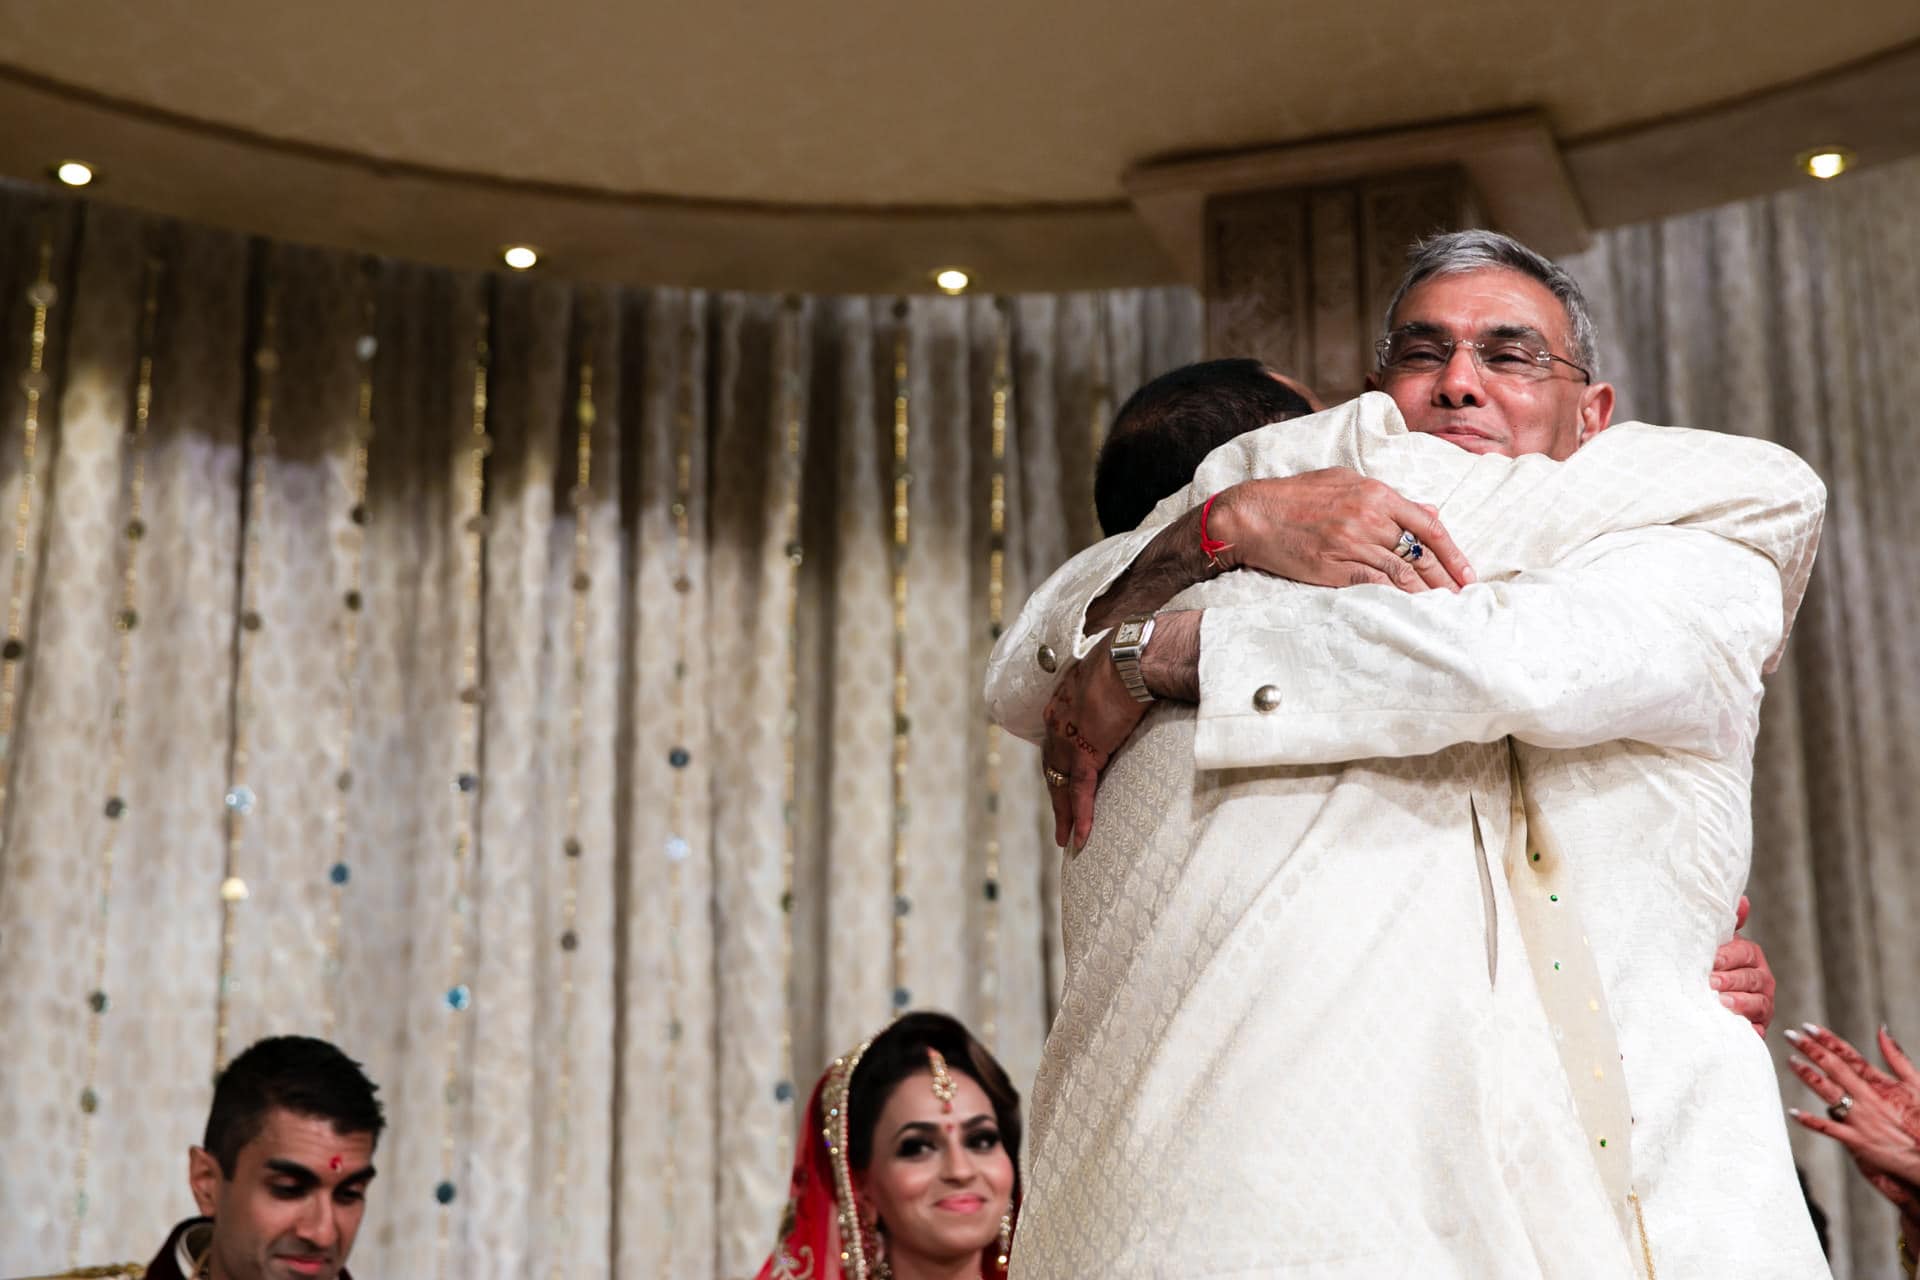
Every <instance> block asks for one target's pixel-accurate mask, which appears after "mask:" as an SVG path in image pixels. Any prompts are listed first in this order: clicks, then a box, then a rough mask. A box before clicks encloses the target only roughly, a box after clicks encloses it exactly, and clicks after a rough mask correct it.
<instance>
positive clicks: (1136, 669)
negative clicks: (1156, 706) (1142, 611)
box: [1112, 615, 1153, 702]
mask: <svg viewBox="0 0 1920 1280" xmlns="http://www.w3.org/2000/svg"><path fill="white" fill-rule="evenodd" d="M1151 639H1153V617H1152V615H1148V616H1147V617H1144V618H1128V619H1127V620H1126V621H1125V622H1123V623H1121V624H1120V625H1119V626H1118V627H1116V628H1114V632H1113V648H1112V653H1113V669H1114V670H1115V671H1117V672H1119V674H1120V683H1121V684H1124V685H1126V686H1127V692H1128V693H1130V694H1132V695H1133V700H1134V701H1135V702H1152V701H1153V694H1152V693H1151V692H1149V691H1148V689H1147V679H1146V677H1145V676H1143V675H1141V674H1140V655H1141V654H1142V653H1144V652H1145V651H1146V648H1147V641H1149V640H1151Z"/></svg>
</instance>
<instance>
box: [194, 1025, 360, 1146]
mask: <svg viewBox="0 0 1920 1280" xmlns="http://www.w3.org/2000/svg"><path fill="white" fill-rule="evenodd" d="M377 1092H378V1086H376V1085H375V1084H374V1083H373V1081H371V1080H369V1079H367V1077H366V1073H365V1072H363V1071H361V1070H360V1064H359V1063H357V1062H355V1061H354V1060H353V1059H352V1058H349V1057H348V1056H347V1055H346V1054H344V1053H342V1052H340V1050H338V1049H336V1048H334V1047H333V1046H332V1045H330V1044H328V1043H327V1042H326V1041H325V1040H315V1039H312V1038H311V1037H308V1036H273V1037H271V1038H269V1039H266V1040H261V1041H258V1042H257V1043H255V1044H253V1045H251V1046H249V1047H248V1048H247V1050H246V1051H245V1052H244V1053H242V1054H241V1055H240V1056H239V1057H237V1058H235V1059H234V1060H233V1061H232V1062H229V1063H228V1064H227V1069H226V1070H225V1071H222V1072H221V1073H220V1078H219V1079H218V1080H217V1081H215V1082H214V1086H213V1108H212V1110H211V1111H209V1112H208V1113H207V1136H206V1139H205V1140H204V1141H203V1142H202V1143H201V1146H202V1147H204V1148H205V1149H206V1150H207V1152H208V1153H209V1154H211V1155H212V1156H213V1158H214V1159H215V1160H217V1161H218V1162H219V1164H220V1172H221V1173H222V1174H224V1175H226V1176H227V1177H229V1178H231V1177H232V1176H233V1174H234V1170H235V1169H236V1168H237V1167H238V1165H239V1162H240V1149H241V1148H242V1147H244V1146H246V1145H247V1144H248V1143H249V1142H252V1141H253V1140H254V1139H255V1138H257V1137H259V1136H260V1131H261V1130H262V1129H263V1128H265V1127H266V1123H267V1113H268V1112H269V1111H272V1110H274V1109H275V1108H276V1107H277V1108H279V1109H281V1110H283V1111H291V1112H293V1113H294V1114H295V1115H299V1116H307V1117H309V1118H312V1119H316V1120H325V1121H328V1122H329V1123H330V1124H332V1125H333V1131H334V1132H335V1133H337V1134H340V1135H342V1136H343V1137H344V1136H345V1135H347V1134H350V1133H370V1134H372V1135H373V1140H374V1141H375V1142H376V1143H377V1142H379V1141H380V1131H381V1130H382V1129H384V1128H385V1127H386V1123H387V1121H386V1117H385V1116H384V1115H382V1114H381V1111H380V1100H379V1099H378V1098H376V1097H375V1096H374V1094H375V1093H377Z"/></svg>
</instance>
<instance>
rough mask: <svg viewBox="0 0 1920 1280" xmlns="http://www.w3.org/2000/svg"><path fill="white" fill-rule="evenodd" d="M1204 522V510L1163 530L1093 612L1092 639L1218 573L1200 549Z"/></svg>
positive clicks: (1097, 600) (1088, 627)
mask: <svg viewBox="0 0 1920 1280" xmlns="http://www.w3.org/2000/svg"><path fill="white" fill-rule="evenodd" d="M1200 521H1201V509H1200V508H1195V509H1193V510H1191V511H1188V512H1187V513H1186V514H1185V515H1183V516H1180V517H1178V518H1177V519H1175V520H1174V521H1172V522H1171V523H1170V524H1167V525H1165V526H1163V527H1162V528H1161V530H1160V532H1159V533H1158V534H1156V535H1155V536H1154V539H1153V541H1151V542H1149V543H1148V544H1147V545H1146V547H1145V548H1144V549H1143V550H1142V551H1141V552H1140V554H1139V555H1138V556H1136V557H1135V558H1134V561H1133V563H1132V564H1130V565H1128V566H1127V568H1126V571H1125V572H1124V573H1122V574H1121V575H1120V576H1119V577H1118V578H1116V579H1114V581H1113V584H1112V585H1111V586H1109V587H1108V588H1107V589H1106V590H1105V591H1104V592H1102V593H1101V594H1100V595H1099V596H1098V597H1096V598H1095V599H1094V601H1093V604H1092V605H1091V606H1089V607H1088V609H1087V622H1086V634H1088V635H1092V634H1094V633H1095V632H1097V631H1104V630H1106V629H1107V628H1108V627H1112V626H1117V625H1118V624H1120V623H1121V622H1124V621H1126V620H1127V619H1128V618H1137V617H1142V616H1144V615H1146V614H1149V613H1153V612H1155V611H1157V610H1158V609H1159V608H1160V607H1161V606H1162V605H1164V604H1166V602H1167V601H1169V600H1171V599H1173V598H1174V597H1175V596H1177V595H1179V594H1180V593H1181V592H1182V591H1184V590H1186V589H1187V588H1188V587H1190V586H1192V585H1193V584H1195V583H1196V582H1204V581H1206V580H1207V579H1208V578H1211V577H1213V576H1214V574H1216V573H1218V572H1219V566H1218V565H1217V564H1215V563H1213V561H1212V560H1211V559H1210V557H1208V556H1207V554H1206V553H1205V552H1204V551H1202V550H1201V549H1200Z"/></svg>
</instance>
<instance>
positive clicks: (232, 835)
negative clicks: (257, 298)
mask: <svg viewBox="0 0 1920 1280" xmlns="http://www.w3.org/2000/svg"><path fill="white" fill-rule="evenodd" d="M261 264H262V271H263V272H264V274H265V277H266V282H265V285H264V287H263V288H262V302H261V307H260V336H259V339H258V341H257V342H256V343H255V344H254V350H253V370H254V392H253V428H252V431H251V433H250V434H249V436H248V440H247V475H248V485H247V509H246V532H245V535H244V538H243V541H242V543H241V549H240V630H239V633H238V635H237V637H236V639H235V643H234V674H233V745H232V756H231V761H230V763H229V765H228V769H227V794H226V809H227V812H226V836H227V839H226V857H225V859H224V865H223V867H222V871H221V880H220V981H219V987H218V989H217V992H216V996H215V1001H216V1003H215V1013H214V1026H213V1065H214V1070H215V1071H219V1070H221V1069H222V1068H224V1067H225V1066H226V1063H227V1039H228V1032H229V1030H230V1026H231V1020H232V1014H233V992H234V977H233V961H234V954H233V953H234V942H235V939H236V936H237V934H238V931H239V924H240V904H241V903H243V902H245V901H246V900H247V896H248V892H249V891H248V888H247V881H246V876H245V875H244V874H243V873H244V871H245V870H246V845H247V826H248V821H249V819H250V818H251V816H252V814H253V811H254V806H255V804H256V803H257V798H256V797H255V795H254V792H253V788H252V787H251V786H249V785H248V783H247V772H248V769H249V767H250V760H249V755H248V753H249V751H250V749H251V745H252V737H253V734H252V730H253V649H254V646H255V645H256V644H257V643H258V642H259V635H260V630H261V628H262V626H263V625H264V619H263V618H262V617H261V614H260V574H261V546H262V544H263V542H264V538H263V537H262V532H263V530H264V529H265V526H266V521H267V493H268V480H269V479H270V477H271V475H272V472H273V457H274V450H275V441H274V436H273V409H274V399H273V397H274V390H275V387H276V385H277V383H278V381H279V372H280V348H279V341H280V283H279V280H278V279H277V278H276V276H275V272H274V258H273V250H272V248H271V247H268V248H266V249H265V250H264V251H263V253H262V256H261Z"/></svg>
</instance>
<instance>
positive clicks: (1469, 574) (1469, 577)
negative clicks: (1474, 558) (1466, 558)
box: [1462, 565, 1480, 585]
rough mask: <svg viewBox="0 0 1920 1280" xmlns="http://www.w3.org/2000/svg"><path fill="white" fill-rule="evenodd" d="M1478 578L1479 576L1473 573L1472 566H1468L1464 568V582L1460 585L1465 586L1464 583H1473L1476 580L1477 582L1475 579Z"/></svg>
mask: <svg viewBox="0 0 1920 1280" xmlns="http://www.w3.org/2000/svg"><path fill="white" fill-rule="evenodd" d="M1479 576H1480V575H1478V574H1476V573H1475V572H1474V571H1473V566H1472V565H1468V566H1467V567H1466V570H1465V577H1464V580H1463V584H1462V585H1464V584H1465V583H1466V582H1473V581H1476V580H1477V579H1478V578H1479Z"/></svg>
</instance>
